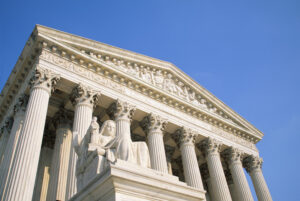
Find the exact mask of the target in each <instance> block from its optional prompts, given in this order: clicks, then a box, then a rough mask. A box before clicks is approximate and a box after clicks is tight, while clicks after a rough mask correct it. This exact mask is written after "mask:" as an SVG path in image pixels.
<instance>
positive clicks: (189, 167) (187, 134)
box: [175, 127, 204, 190]
mask: <svg viewBox="0 0 300 201" xmlns="http://www.w3.org/2000/svg"><path fill="white" fill-rule="evenodd" d="M195 136H196V134H195V132H194V131H192V130H190V129H187V128H184V127H182V128H180V129H178V130H177V131H176V133H175V139H176V141H177V143H178V144H179V146H180V151H181V157H182V164H183V172H184V178H185V182H186V183H187V184H188V185H189V186H192V187H195V188H198V189H201V190H204V189H203V184H202V179H201V174H200V169H199V165H198V161H197V156H196V152H195Z"/></svg>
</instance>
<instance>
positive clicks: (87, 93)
mask: <svg viewBox="0 0 300 201" xmlns="http://www.w3.org/2000/svg"><path fill="white" fill-rule="evenodd" d="M99 95H100V94H99V92H96V91H93V90H92V89H90V88H89V87H86V86H83V85H82V84H79V85H78V86H77V87H75V88H74V90H73V92H72V96H71V100H72V102H73V104H74V105H75V112H74V122H73V135H72V139H73V140H72V142H71V150H70V157H69V171H68V181H67V190H66V200H69V199H70V198H71V197H72V196H73V195H74V194H75V193H77V179H76V163H77V159H78V156H77V154H76V153H75V146H78V144H75V140H74V139H75V138H77V139H79V140H81V139H83V138H84V136H85V135H86V133H87V131H88V128H89V126H90V123H91V121H92V116H93V107H94V104H95V103H96V102H97V100H98V97H99ZM75 133H76V135H78V136H75Z"/></svg>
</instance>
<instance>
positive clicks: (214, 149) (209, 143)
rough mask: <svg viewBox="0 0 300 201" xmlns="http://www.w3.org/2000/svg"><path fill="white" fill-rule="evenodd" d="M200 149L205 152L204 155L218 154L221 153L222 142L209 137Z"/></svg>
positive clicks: (201, 144) (202, 142)
mask: <svg viewBox="0 0 300 201" xmlns="http://www.w3.org/2000/svg"><path fill="white" fill-rule="evenodd" d="M199 147H200V149H201V150H202V151H203V153H205V155H208V154H216V153H219V152H220V148H221V142H220V141H218V140H216V139H213V138H211V137H208V138H206V139H205V140H203V141H201V143H200V145H199Z"/></svg>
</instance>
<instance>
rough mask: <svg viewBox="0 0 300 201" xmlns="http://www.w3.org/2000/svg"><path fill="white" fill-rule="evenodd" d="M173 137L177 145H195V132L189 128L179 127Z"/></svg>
mask: <svg viewBox="0 0 300 201" xmlns="http://www.w3.org/2000/svg"><path fill="white" fill-rule="evenodd" d="M174 139H175V141H176V143H177V144H178V145H180V146H181V145H195V140H196V132H195V131H193V130H192V129H190V128H186V127H181V128H180V129H178V130H176V132H175V134H174Z"/></svg>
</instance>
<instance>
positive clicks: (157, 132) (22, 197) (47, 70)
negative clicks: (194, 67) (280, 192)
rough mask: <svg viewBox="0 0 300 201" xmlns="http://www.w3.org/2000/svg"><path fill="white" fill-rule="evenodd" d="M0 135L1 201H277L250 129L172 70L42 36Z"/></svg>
mask: <svg viewBox="0 0 300 201" xmlns="http://www.w3.org/2000/svg"><path fill="white" fill-rule="evenodd" d="M0 126H1V141H0V196H1V201H56V200H59V201H68V200H70V201H98V200H101V201H107V200H109V201H114V200H117V201H121V200H122V201H150V200H152V201H154V200H155V201H166V200H169V201H183V200H188V201H196V200H206V201H253V200H254V198H255V197H257V198H258V200H259V201H271V200H272V198H271V195H270V192H269V190H268V186H267V183H266V181H265V179H264V176H263V172H262V158H261V157H260V156H259V151H258V150H257V148H256V146H255V144H256V143H257V142H259V141H260V140H261V139H262V137H263V133H262V132H260V131H259V130H258V129H257V128H255V127H254V126H253V125H251V124H250V123H249V122H247V121H246V120H245V119H244V118H242V117H241V116H240V115H238V114H237V113H236V112H234V111H233V110H232V109H231V108H229V107H228V106H227V105H225V104H224V103H223V102H222V101H220V100H219V99H218V98H216V97H215V96H214V95H212V94H211V93H210V92H209V91H207V90H206V89H204V88H203V87H201V86H200V85H199V84H198V83H197V82H195V81H194V80H192V79H191V78H190V77H189V76H188V75H186V74H185V73H184V72H182V71H181V70H180V69H179V68H177V67H176V66H175V65H173V64H172V63H169V62H166V61H161V60H158V59H154V58H151V57H147V56H144V55H141V54H138V53H134V52H131V51H127V50H123V49H120V48H117V47H113V46H110V45H106V44H103V43H100V42H96V41H93V40H89V39H86V38H82V37H79V36H75V35H72V34H69V33H64V32H61V31H57V30H54V29H51V28H48V27H44V26H40V25H36V27H35V29H34V30H33V32H32V34H31V35H30V37H29V39H28V41H27V42H26V45H25V47H24V49H23V51H22V53H21V55H20V56H19V58H18V60H17V62H16V65H15V67H14V68H13V70H12V72H11V74H10V76H9V78H8V80H7V82H6V84H5V86H4V88H3V89H2V92H1V96H0ZM244 170H246V171H244ZM246 174H249V175H250V177H251V180H252V182H250V183H248V181H247V179H246ZM251 185H253V186H254V189H255V194H252V193H251V191H250V186H251Z"/></svg>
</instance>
